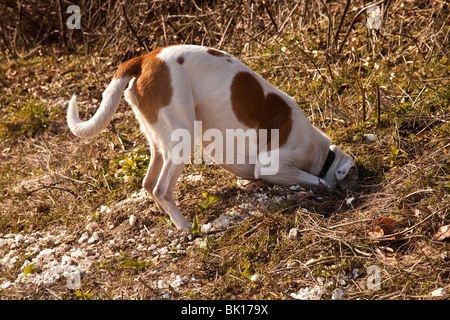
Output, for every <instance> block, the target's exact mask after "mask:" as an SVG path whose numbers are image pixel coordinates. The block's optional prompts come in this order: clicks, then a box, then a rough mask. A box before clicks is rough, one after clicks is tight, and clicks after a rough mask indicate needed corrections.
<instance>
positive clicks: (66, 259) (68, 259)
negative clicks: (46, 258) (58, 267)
mask: <svg viewBox="0 0 450 320" xmlns="http://www.w3.org/2000/svg"><path fill="white" fill-rule="evenodd" d="M61 263H62V265H63V266H68V265H70V264H72V258H71V257H69V256H63V257H62V259H61Z"/></svg>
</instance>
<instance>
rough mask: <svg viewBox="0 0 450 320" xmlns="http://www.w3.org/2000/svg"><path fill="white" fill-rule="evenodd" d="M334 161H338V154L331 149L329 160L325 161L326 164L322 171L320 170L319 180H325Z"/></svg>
mask: <svg viewBox="0 0 450 320" xmlns="http://www.w3.org/2000/svg"><path fill="white" fill-rule="evenodd" d="M334 159H336V153H334V151H333V150H331V149H329V150H328V155H327V158H326V159H325V163H324V164H323V167H322V170H320V173H319V178H321V179H323V178H324V177H325V176H326V174H327V172H328V170H329V169H330V167H331V165H332V164H333V162H334Z"/></svg>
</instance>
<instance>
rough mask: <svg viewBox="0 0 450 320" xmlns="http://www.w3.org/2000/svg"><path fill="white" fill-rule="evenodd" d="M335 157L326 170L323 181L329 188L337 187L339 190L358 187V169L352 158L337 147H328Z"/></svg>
mask: <svg viewBox="0 0 450 320" xmlns="http://www.w3.org/2000/svg"><path fill="white" fill-rule="evenodd" d="M330 149H331V150H333V151H334V153H335V155H336V157H335V160H334V162H333V164H332V165H331V167H330V169H329V170H328V173H327V175H326V176H325V180H326V181H327V182H328V183H329V184H330V185H331V186H336V185H337V186H339V187H340V188H341V189H352V188H356V187H357V186H358V168H357V167H356V165H355V162H354V161H353V158H352V157H351V156H349V155H348V154H346V153H345V152H344V151H342V150H341V148H339V147H338V146H335V145H332V146H331V147H330Z"/></svg>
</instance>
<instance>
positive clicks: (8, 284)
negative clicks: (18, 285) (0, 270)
mask: <svg viewBox="0 0 450 320" xmlns="http://www.w3.org/2000/svg"><path fill="white" fill-rule="evenodd" d="M12 285H13V284H12V282H11V281H5V282H3V283H2V285H1V286H0V289H3V290H6V289H8V288H9V287H11V286H12Z"/></svg>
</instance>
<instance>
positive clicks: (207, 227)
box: [200, 223, 212, 233]
mask: <svg viewBox="0 0 450 320" xmlns="http://www.w3.org/2000/svg"><path fill="white" fill-rule="evenodd" d="M211 228H212V224H211V223H205V224H204V225H202V227H201V228H200V231H201V232H202V233H207V232H209V231H211Z"/></svg>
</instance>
